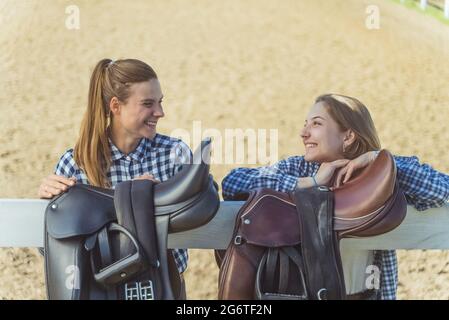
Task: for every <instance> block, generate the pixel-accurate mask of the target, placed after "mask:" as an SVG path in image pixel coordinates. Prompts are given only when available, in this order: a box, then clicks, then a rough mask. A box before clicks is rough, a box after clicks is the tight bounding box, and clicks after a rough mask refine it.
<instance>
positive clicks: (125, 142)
mask: <svg viewBox="0 0 449 320" xmlns="http://www.w3.org/2000/svg"><path fill="white" fill-rule="evenodd" d="M121 131H123V130H120V129H118V128H114V127H112V128H111V129H110V130H109V136H110V137H111V140H112V143H114V145H115V146H116V147H117V148H118V149H119V150H120V151H121V152H123V153H124V154H129V153H131V152H133V151H134V150H136V148H137V145H138V144H139V141H140V139H141V138H136V137H131V136H129V135H127V134H126V132H121Z"/></svg>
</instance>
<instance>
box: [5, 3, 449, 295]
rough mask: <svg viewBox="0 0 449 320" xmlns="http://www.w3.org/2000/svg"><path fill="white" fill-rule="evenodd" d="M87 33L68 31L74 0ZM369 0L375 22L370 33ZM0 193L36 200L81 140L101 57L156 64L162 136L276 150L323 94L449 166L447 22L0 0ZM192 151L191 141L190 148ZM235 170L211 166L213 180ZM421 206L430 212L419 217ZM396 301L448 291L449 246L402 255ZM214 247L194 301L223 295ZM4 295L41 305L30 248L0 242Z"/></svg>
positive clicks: (389, 6)
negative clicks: (356, 104) (265, 133)
mask: <svg viewBox="0 0 449 320" xmlns="http://www.w3.org/2000/svg"><path fill="white" fill-rule="evenodd" d="M73 3H76V4H77V5H78V6H79V9H80V18H81V24H80V29H79V30H69V29H67V28H66V27H65V20H66V18H67V14H66V13H65V9H66V6H68V5H71V4H73ZM370 4H376V5H378V6H379V8H380V14H381V16H380V29H379V30H368V29H367V28H366V27H365V19H366V17H367V14H366V13H365V9H366V7H367V6H368V5H370ZM0 28H1V33H0V48H1V49H0V88H1V90H2V93H1V94H0V108H1V110H2V115H1V117H0V146H1V150H0V172H1V173H0V185H1V186H2V187H1V188H0V197H1V198H34V197H36V194H37V188H38V185H39V184H40V182H41V179H42V178H43V177H44V176H46V175H48V174H49V173H51V172H52V170H53V168H54V166H55V164H56V163H57V161H58V159H59V156H60V155H61V154H62V153H63V152H64V151H65V150H66V149H67V148H69V147H72V146H73V145H74V143H75V140H76V138H77V134H78V129H79V124H80V121H81V117H82V114H83V112H84V109H85V103H86V100H87V90H88V81H89V76H90V73H91V71H92V69H93V67H94V65H95V63H96V62H97V61H98V60H100V59H101V58H104V57H109V58H116V59H117V58H128V57H133V58H139V59H142V60H144V61H146V62H147V63H149V64H150V65H152V66H153V67H154V68H155V70H156V71H157V72H158V74H159V77H160V80H161V84H162V87H163V91H164V94H165V113H166V118H165V119H164V120H163V121H161V122H160V126H159V131H160V132H161V133H165V134H170V133H171V132H172V131H173V130H174V129H177V128H183V129H186V130H192V122H193V121H195V120H201V121H202V123H201V126H202V128H203V129H206V128H216V129H218V130H224V129H226V128H253V129H258V128H262V129H269V128H277V129H278V130H279V158H283V157H286V156H289V155H293V154H301V153H302V152H303V148H302V145H301V144H300V142H299V129H300V128H301V126H302V124H303V121H304V117H305V115H306V112H307V110H308V108H309V107H310V106H311V104H312V102H313V99H314V98H315V97H316V96H317V95H319V94H322V93H325V92H339V93H343V94H347V95H352V96H355V97H358V98H359V99H360V100H362V101H363V102H365V104H366V105H367V106H368V107H369V109H370V111H371V113H372V116H373V118H374V121H375V124H376V126H377V129H378V131H379V134H380V137H381V141H382V143H383V147H385V148H388V149H390V150H391V151H392V152H393V153H395V154H402V155H417V156H418V157H419V158H420V159H421V160H422V161H423V162H427V163H429V164H431V165H432V166H433V167H434V168H436V169H438V170H441V171H444V172H449V162H448V161H447V159H448V153H449V152H448V150H449V131H448V130H447V124H448V119H449V102H448V101H449V90H448V89H449V87H448V82H447V79H449V59H448V56H449V55H448V54H449V27H448V26H445V25H443V24H441V23H440V22H438V21H436V20H434V19H432V18H430V17H427V16H424V15H421V14H419V13H418V12H415V11H412V10H408V9H406V8H404V7H402V6H399V5H397V4H394V3H392V2H390V1H387V0H369V1H367V0H320V1H317V0H303V1H298V0H282V1H268V0H244V1H240V0H230V1H225V2H224V1H212V0H211V1H200V0H192V1H183V0H168V1H133V2H132V5H131V4H127V5H123V4H122V3H121V2H120V1H95V4H92V1H87V0H85V1H81V0H78V1H49V0H45V1H44V0H2V1H1V2H0ZM194 147H195V146H194ZM236 166H237V165H214V166H213V168H212V172H213V174H214V176H215V178H216V180H217V181H218V182H221V180H222V178H223V177H224V175H225V174H226V173H227V172H228V171H229V170H230V169H232V168H234V167H236ZM424 214H425V213H424ZM399 260H400V266H399V269H400V286H399V298H400V299H448V298H449V252H439V251H408V252H407V251H399ZM217 275H218V269H217V268H216V266H215V262H214V259H213V253H212V252H211V251H200V250H191V251H190V264H189V268H188V271H187V273H186V281H187V286H188V298H190V299H215V298H216V294H217ZM0 297H1V298H3V299H45V286H44V276H43V260H42V258H41V257H40V256H39V254H38V253H37V250H36V249H34V248H29V249H28V248H27V249H6V248H5V249H1V250H0Z"/></svg>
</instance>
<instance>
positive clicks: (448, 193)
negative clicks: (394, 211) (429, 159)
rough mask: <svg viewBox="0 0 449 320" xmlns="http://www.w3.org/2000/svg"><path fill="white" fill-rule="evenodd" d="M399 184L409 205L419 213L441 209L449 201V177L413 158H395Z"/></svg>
mask: <svg viewBox="0 0 449 320" xmlns="http://www.w3.org/2000/svg"><path fill="white" fill-rule="evenodd" d="M394 160H395V163H396V167H397V177H398V183H399V187H400V188H401V190H402V191H403V192H404V194H405V197H406V199H407V203H408V204H410V205H413V206H414V207H415V208H416V209H417V210H418V211H423V210H426V209H429V208H435V207H441V206H442V205H443V204H444V203H446V202H447V201H448V200H449V176H448V175H446V174H444V173H441V172H438V171H437V170H435V169H433V168H432V167H431V166H430V165H428V164H421V163H420V162H419V159H418V158H417V157H415V156H413V157H403V156H394Z"/></svg>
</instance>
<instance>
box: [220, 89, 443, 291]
mask: <svg viewBox="0 0 449 320" xmlns="http://www.w3.org/2000/svg"><path fill="white" fill-rule="evenodd" d="M301 138H302V142H303V144H304V146H305V155H304V156H294V157H290V158H287V159H284V160H281V161H279V162H278V163H276V164H274V165H272V166H269V167H259V168H237V169H234V170H232V171H231V172H230V173H229V174H228V175H227V176H226V177H225V178H224V179H223V182H222V188H223V198H224V199H229V198H232V197H233V196H234V195H236V194H238V193H240V192H244V191H247V190H251V189H254V188H259V187H265V188H272V189H275V190H277V191H282V192H288V191H292V190H294V189H295V188H297V187H298V188H308V187H312V186H316V185H326V186H329V187H331V188H333V187H336V186H340V185H341V184H344V183H346V182H347V181H348V180H349V179H350V177H351V176H352V175H354V172H355V171H356V170H357V169H360V168H364V167H366V166H367V165H368V164H370V163H371V162H372V161H374V159H375V158H376V156H377V151H379V150H380V149H381V144H380V141H379V137H378V135H377V132H376V128H375V126H374V123H373V121H372V119H371V116H370V113H369V111H368V109H367V108H366V106H365V105H364V104H363V103H361V102H360V101H359V100H357V99H355V98H352V97H348V96H344V95H339V94H325V95H321V96H319V97H318V98H317V99H316V100H315V103H314V105H313V106H312V108H311V109H310V112H309V114H308V115H307V118H306V120H305V124H304V127H303V129H302V130H301ZM394 160H395V163H396V167H397V180H398V182H399V187H400V189H401V190H402V191H403V192H404V194H405V196H406V199H407V203H408V204H410V205H413V206H414V207H415V208H416V209H417V210H426V209H428V208H433V207H439V206H442V205H443V204H444V203H446V202H447V201H448V200H449V176H448V175H446V174H444V173H441V172H438V171H436V170H434V169H432V167H431V166H429V165H427V164H420V162H419V160H418V158H417V157H403V156H394ZM374 264H376V265H378V266H379V267H380V270H381V279H380V290H379V292H373V294H372V295H371V297H370V298H380V299H395V298H396V290H397V284H398V276H397V259H396V253H395V251H394V250H388V251H375V252H374ZM362 296H363V297H366V294H360V295H358V297H362Z"/></svg>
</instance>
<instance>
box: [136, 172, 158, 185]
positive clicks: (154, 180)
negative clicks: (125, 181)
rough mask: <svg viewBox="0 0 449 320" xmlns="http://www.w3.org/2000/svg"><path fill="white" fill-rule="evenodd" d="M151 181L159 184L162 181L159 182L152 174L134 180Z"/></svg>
mask: <svg viewBox="0 0 449 320" xmlns="http://www.w3.org/2000/svg"><path fill="white" fill-rule="evenodd" d="M145 179H146V180H151V181H153V182H154V183H159V182H160V181H159V180H157V179H156V178H155V177H154V176H153V175H152V174H144V175H143V176H140V177H137V178H134V180H145Z"/></svg>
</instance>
